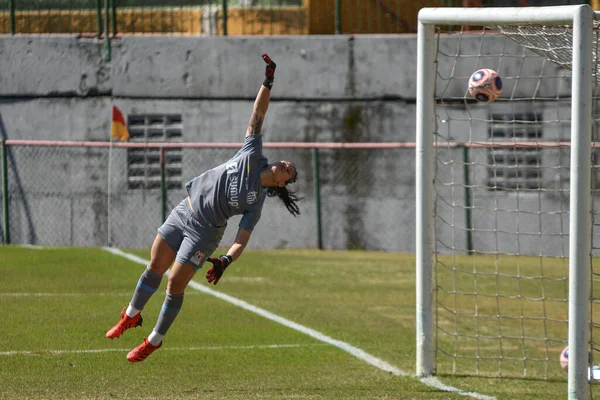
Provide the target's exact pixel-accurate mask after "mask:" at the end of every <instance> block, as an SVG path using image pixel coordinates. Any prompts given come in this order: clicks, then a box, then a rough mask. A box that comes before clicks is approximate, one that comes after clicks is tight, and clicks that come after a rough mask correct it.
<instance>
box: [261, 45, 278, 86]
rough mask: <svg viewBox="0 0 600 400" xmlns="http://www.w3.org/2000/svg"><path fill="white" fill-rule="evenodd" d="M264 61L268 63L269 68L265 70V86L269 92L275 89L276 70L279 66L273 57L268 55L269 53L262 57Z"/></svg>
mask: <svg viewBox="0 0 600 400" xmlns="http://www.w3.org/2000/svg"><path fill="white" fill-rule="evenodd" d="M262 58H263V60H265V62H266V63H267V67H266V68H265V80H264V82H263V85H264V86H266V87H267V88H268V89H269V90H271V88H272V87H273V81H274V80H275V68H277V64H275V63H274V62H273V60H271V57H269V56H268V55H267V53H265V54H263V55H262Z"/></svg>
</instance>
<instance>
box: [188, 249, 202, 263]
mask: <svg viewBox="0 0 600 400" xmlns="http://www.w3.org/2000/svg"><path fill="white" fill-rule="evenodd" d="M202 260H204V253H203V252H201V251H197V252H195V253H194V255H193V256H192V258H191V259H190V262H191V263H192V264H195V265H200V263H201V262H202Z"/></svg>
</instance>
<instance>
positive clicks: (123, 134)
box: [110, 106, 129, 140]
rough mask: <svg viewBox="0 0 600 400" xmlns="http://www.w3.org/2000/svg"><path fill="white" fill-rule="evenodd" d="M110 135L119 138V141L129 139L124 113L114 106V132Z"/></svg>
mask: <svg viewBox="0 0 600 400" xmlns="http://www.w3.org/2000/svg"><path fill="white" fill-rule="evenodd" d="M110 135H111V136H112V137H117V138H119V140H127V139H129V130H128V129H127V124H126V123H125V118H123V113H122V112H121V110H119V109H118V108H117V107H116V106H113V112H112V130H111V134H110Z"/></svg>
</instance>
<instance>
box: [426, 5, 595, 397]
mask: <svg viewBox="0 0 600 400" xmlns="http://www.w3.org/2000/svg"><path fill="white" fill-rule="evenodd" d="M598 17H599V16H598V14H597V13H595V12H594V11H593V9H592V8H591V7H590V6H589V5H574V6H547V7H527V8H522V7H507V8H500V7H489V8H423V9H421V10H420V11H419V14H418V33H417V48H418V53H417V98H416V100H417V104H416V127H417V130H416V350H417V352H416V374H417V376H429V375H433V374H434V373H435V366H434V358H435V347H434V346H435V345H434V324H433V316H434V302H433V297H434V296H433V295H434V287H433V251H434V247H433V244H434V238H435V233H434V209H433V206H434V204H433V199H434V182H433V177H434V174H433V171H434V159H433V156H434V153H433V137H434V132H435V127H436V125H435V124H436V121H435V98H434V97H435V85H434V84H432V83H433V82H435V81H436V75H435V31H434V30H435V25H471V26H494V25H560V24H562V25H566V24H568V25H572V27H573V54H572V57H573V58H572V87H571V96H572V97H571V163H570V175H571V184H570V205H569V212H570V220H569V307H568V309H569V326H568V334H569V339H568V345H569V361H570V362H569V371H568V395H569V399H571V398H572V399H587V396H588V341H589V327H588V323H589V321H588V315H589V309H590V307H589V289H590V281H589V279H590V271H589V266H590V251H591V239H590V235H591V233H590V229H591V226H590V225H591V223H590V212H591V208H590V207H591V199H590V186H591V185H590V177H591V172H590V168H591V140H592V112H593V98H592V85H590V82H592V67H593V63H592V58H593V55H592V48H593V22H594V19H596V18H598ZM557 357H558V355H557Z"/></svg>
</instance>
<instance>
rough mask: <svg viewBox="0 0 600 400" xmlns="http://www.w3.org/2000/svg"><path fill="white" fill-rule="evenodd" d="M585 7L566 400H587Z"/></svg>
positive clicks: (580, 28) (580, 14) (574, 141)
mask: <svg viewBox="0 0 600 400" xmlns="http://www.w3.org/2000/svg"><path fill="white" fill-rule="evenodd" d="M593 20H594V12H593V10H592V9H591V8H590V7H589V6H588V5H583V6H581V7H579V8H578V9H577V10H576V11H575V12H574V13H573V77H572V87H571V95H572V104H571V186H570V197H571V199H570V206H569V207H570V215H571V218H570V221H569V374H568V377H569V382H568V393H569V394H568V397H569V399H577V400H585V399H587V398H588V379H587V374H588V339H589V328H588V313H589V289H590V270H589V267H590V249H591V242H590V217H591V216H590V205H591V200H590V177H591V171H590V168H591V159H590V157H591V140H592V84H591V83H592V82H593V81H592V48H593V43H592V26H593Z"/></svg>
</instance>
